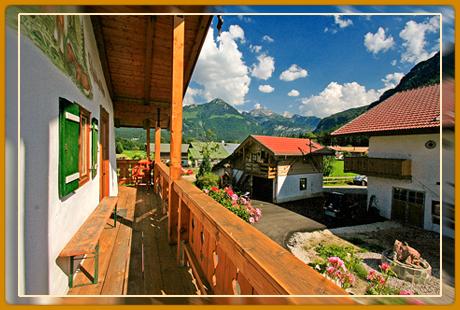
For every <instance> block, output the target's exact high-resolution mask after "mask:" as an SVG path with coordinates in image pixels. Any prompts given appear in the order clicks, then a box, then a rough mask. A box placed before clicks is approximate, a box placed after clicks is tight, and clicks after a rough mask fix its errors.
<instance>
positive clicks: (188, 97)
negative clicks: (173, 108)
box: [183, 87, 202, 105]
mask: <svg viewBox="0 0 460 310" xmlns="http://www.w3.org/2000/svg"><path fill="white" fill-rule="evenodd" d="M201 94H202V90H201V89H198V88H192V87H189V88H187V92H186V93H185V96H184V100H183V105H191V104H196V103H197V102H196V101H195V97H196V96H199V95H201Z"/></svg>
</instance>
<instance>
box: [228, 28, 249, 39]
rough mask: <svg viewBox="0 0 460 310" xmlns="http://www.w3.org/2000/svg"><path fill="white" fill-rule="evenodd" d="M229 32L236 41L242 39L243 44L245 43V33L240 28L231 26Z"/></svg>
mask: <svg viewBox="0 0 460 310" xmlns="http://www.w3.org/2000/svg"><path fill="white" fill-rule="evenodd" d="M228 31H229V32H230V35H231V36H232V38H233V39H234V40H236V39H240V40H241V42H242V43H244V42H245V39H244V31H243V29H242V28H241V27H240V26H238V25H230V28H228Z"/></svg>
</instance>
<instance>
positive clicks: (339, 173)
mask: <svg viewBox="0 0 460 310" xmlns="http://www.w3.org/2000/svg"><path fill="white" fill-rule="evenodd" d="M332 166H333V169H332V173H331V175H330V176H331V177H352V176H353V177H354V176H356V175H357V174H356V173H353V172H343V160H334V161H333V162H332Z"/></svg>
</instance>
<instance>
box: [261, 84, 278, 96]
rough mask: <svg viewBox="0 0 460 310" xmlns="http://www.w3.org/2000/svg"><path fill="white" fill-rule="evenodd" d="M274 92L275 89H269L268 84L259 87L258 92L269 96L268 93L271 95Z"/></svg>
mask: <svg viewBox="0 0 460 310" xmlns="http://www.w3.org/2000/svg"><path fill="white" fill-rule="evenodd" d="M274 90H275V89H274V88H273V87H271V86H270V85H268V84H265V85H260V86H259V91H260V92H262V93H266V94H269V93H272V92H273V91H274Z"/></svg>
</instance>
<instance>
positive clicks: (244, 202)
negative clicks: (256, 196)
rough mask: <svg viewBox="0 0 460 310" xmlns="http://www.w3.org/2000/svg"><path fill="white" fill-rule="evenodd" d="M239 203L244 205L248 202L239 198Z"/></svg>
mask: <svg viewBox="0 0 460 310" xmlns="http://www.w3.org/2000/svg"><path fill="white" fill-rule="evenodd" d="M240 202H241V204H242V205H245V204H247V203H248V201H247V200H246V199H245V198H244V197H241V198H240Z"/></svg>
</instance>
